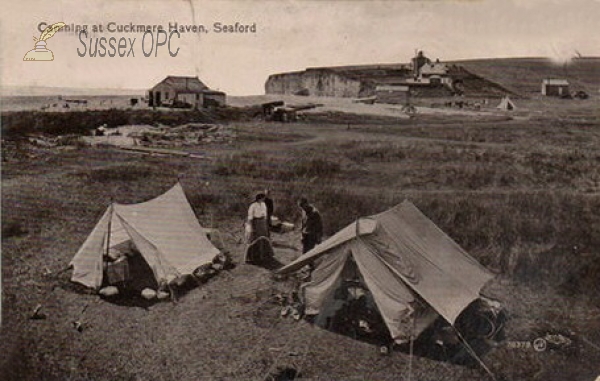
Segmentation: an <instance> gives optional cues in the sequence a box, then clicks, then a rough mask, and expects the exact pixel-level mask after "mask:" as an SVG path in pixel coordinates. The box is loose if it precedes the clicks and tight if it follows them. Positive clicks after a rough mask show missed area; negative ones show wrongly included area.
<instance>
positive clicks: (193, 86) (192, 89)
mask: <svg viewBox="0 0 600 381" xmlns="http://www.w3.org/2000/svg"><path fill="white" fill-rule="evenodd" d="M160 84H165V85H168V86H170V87H171V88H172V89H173V90H175V91H176V92H178V93H196V92H197V93H200V92H203V91H205V90H208V86H206V85H205V84H204V83H202V81H200V80H199V79H198V77H178V76H174V75H170V76H168V77H167V78H165V79H163V80H162V81H161V82H160V83H159V84H158V85H160ZM158 85H157V86H158ZM155 87H156V86H155Z"/></svg>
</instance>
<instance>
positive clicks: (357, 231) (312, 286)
mask: <svg viewBox="0 0 600 381" xmlns="http://www.w3.org/2000/svg"><path fill="white" fill-rule="evenodd" d="M350 259H352V260H353V261H354V263H355V264H356V267H357V269H358V271H359V273H360V276H361V278H362V280H363V282H364V284H365V285H366V287H367V288H368V289H369V291H370V292H371V294H372V297H373V299H374V302H375V304H376V306H377V308H378V310H379V312H380V313H381V315H382V317H383V320H384V321H385V323H386V325H387V327H388V329H389V331H390V334H391V336H392V338H393V339H394V340H396V341H397V342H405V341H407V340H408V339H409V338H410V337H411V336H412V337H416V336H417V335H419V334H420V333H421V332H422V331H423V330H424V329H425V328H427V327H428V326H429V325H430V324H431V323H432V322H433V321H434V320H435V319H436V318H437V316H439V315H441V316H442V317H443V318H444V319H445V320H446V321H448V322H449V323H450V324H452V325H454V323H455V321H456V319H457V317H458V316H459V315H460V313H461V312H462V311H463V310H464V309H465V308H466V307H467V306H468V305H469V304H471V303H472V302H473V301H475V300H476V299H478V298H479V296H480V295H479V293H480V291H481V288H482V287H483V286H484V285H485V284H486V283H487V282H488V281H489V280H491V279H492V278H493V274H492V273H490V272H489V271H488V270H487V269H485V268H484V267H483V266H482V265H481V264H479V263H478V262H477V261H476V260H475V259H474V258H472V257H471V256H470V255H469V254H468V253H467V252H465V251H464V250H463V249H462V248H461V247H460V246H458V244H456V243H455V242H454V241H453V240H452V239H451V238H450V237H448V236H447V235H446V234H445V233H444V232H442V231H441V230H440V229H439V228H438V227H437V226H436V225H435V224H434V223H433V222H432V221H431V220H429V219H428V218H427V217H426V216H425V215H424V214H422V213H421V212H420V211H419V210H418V209H417V208H416V207H415V206H414V205H413V204H412V203H411V202H410V201H404V202H403V203H402V204H400V205H398V206H396V207H394V208H392V209H389V210H387V211H385V212H383V213H380V214H377V215H374V216H370V217H366V218H361V219H359V220H358V221H356V222H355V223H353V224H351V225H349V226H347V227H346V228H344V229H342V230H340V231H339V232H338V233H336V234H335V235H333V236H332V237H330V238H329V239H327V240H326V241H324V242H323V243H321V244H320V245H318V246H316V247H315V248H314V249H312V250H311V251H309V252H308V253H306V254H304V255H302V256H301V257H299V258H298V259H297V260H295V261H293V262H292V263H290V264H288V265H287V266H284V267H283V268H281V269H280V270H279V273H282V274H285V273H290V272H294V271H297V270H299V269H301V268H302V267H304V266H305V265H307V264H309V263H312V262H315V270H314V271H313V273H312V279H311V281H310V282H308V283H306V284H304V285H303V286H302V297H303V298H304V303H305V307H306V309H305V311H306V313H307V314H312V315H314V314H319V313H321V312H323V311H325V310H326V309H328V308H329V307H328V305H331V303H334V300H333V299H334V295H335V291H336V290H337V288H339V286H340V284H341V278H342V273H343V271H344V268H345V267H346V264H347V262H348V261H350Z"/></svg>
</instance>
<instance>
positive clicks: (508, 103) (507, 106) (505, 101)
mask: <svg viewBox="0 0 600 381" xmlns="http://www.w3.org/2000/svg"><path fill="white" fill-rule="evenodd" d="M496 108H498V109H500V110H506V111H514V110H516V109H517V106H515V103H514V102H513V101H512V100H511V99H510V97H509V96H508V95H507V96H505V97H504V98H502V100H501V101H500V104H498V106H496Z"/></svg>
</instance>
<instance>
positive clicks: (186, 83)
mask: <svg viewBox="0 0 600 381" xmlns="http://www.w3.org/2000/svg"><path fill="white" fill-rule="evenodd" d="M225 98H226V96H225V93H223V92H221V91H216V90H211V89H209V88H208V86H206V85H205V84H204V83H202V81H200V79H198V77H176V76H168V77H167V78H165V79H164V80H162V81H161V82H159V83H158V84H156V85H155V86H154V87H153V88H151V89H150V90H148V105H149V106H152V107H160V106H171V107H172V106H181V107H186V106H187V107H193V108H202V107H209V106H223V105H225Z"/></svg>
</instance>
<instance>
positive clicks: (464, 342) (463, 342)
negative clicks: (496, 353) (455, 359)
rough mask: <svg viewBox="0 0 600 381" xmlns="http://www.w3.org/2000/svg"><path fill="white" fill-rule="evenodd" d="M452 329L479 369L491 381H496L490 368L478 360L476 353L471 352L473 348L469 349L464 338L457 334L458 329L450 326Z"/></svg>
mask: <svg viewBox="0 0 600 381" xmlns="http://www.w3.org/2000/svg"><path fill="white" fill-rule="evenodd" d="M452 328H454V332H456V334H457V335H458V337H459V338H460V341H461V342H462V344H463V345H464V346H465V349H466V350H467V352H469V354H470V355H471V356H472V357H473V358H474V359H475V360H477V362H478V363H479V365H481V367H482V368H483V369H484V370H485V371H486V372H487V374H489V375H490V377H491V378H492V380H494V381H496V376H494V373H492V371H491V370H490V368H488V367H487V366H486V365H485V363H484V362H483V360H481V359H480V358H479V356H477V353H475V351H474V350H473V348H471V346H470V345H469V343H467V340H465V338H464V337H463V335H462V334H461V333H460V332H459V330H458V329H456V327H454V326H453V325H452Z"/></svg>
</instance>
